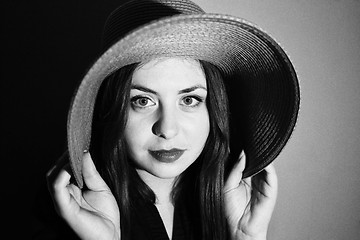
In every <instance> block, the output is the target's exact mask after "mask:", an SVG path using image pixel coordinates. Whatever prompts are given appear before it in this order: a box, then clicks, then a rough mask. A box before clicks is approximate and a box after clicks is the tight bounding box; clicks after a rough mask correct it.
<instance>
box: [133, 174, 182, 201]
mask: <svg viewBox="0 0 360 240" xmlns="http://www.w3.org/2000/svg"><path fill="white" fill-rule="evenodd" d="M136 171H137V172H138V174H139V176H140V178H141V179H142V180H143V181H144V182H145V183H146V184H147V185H148V186H149V187H150V188H151V190H153V192H154V193H155V195H156V198H157V201H156V205H158V204H159V205H163V204H169V203H172V199H171V191H172V188H173V186H174V181H175V178H159V177H156V176H154V175H152V174H150V173H148V172H147V171H145V170H141V169H137V170H136Z"/></svg>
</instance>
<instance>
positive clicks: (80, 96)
mask: <svg viewBox="0 0 360 240" xmlns="http://www.w3.org/2000/svg"><path fill="white" fill-rule="evenodd" d="M158 57H189V58H194V59H199V60H204V61H208V62H210V63H212V64H214V65H216V66H218V68H219V69H220V70H221V72H222V73H223V75H224V80H225V81H227V82H226V84H227V85H230V88H229V89H230V92H229V98H230V105H231V107H230V111H231V112H230V114H231V121H232V123H231V126H232V128H233V129H235V130H234V132H237V133H236V134H234V136H233V137H232V138H233V139H235V138H238V137H239V138H242V139H243V140H241V142H242V146H241V147H236V146H233V147H231V151H232V153H237V151H239V149H240V148H244V149H245V152H246V155H247V165H246V168H245V170H244V174H243V177H249V176H251V175H254V174H256V173H257V172H259V171H261V170H262V169H263V168H264V167H266V166H267V165H268V164H269V163H271V162H272V161H273V160H274V159H275V158H276V157H277V156H278V154H279V153H280V151H281V150H282V149H283V147H284V146H285V144H286V143H287V141H288V139H289V138H290V136H291V133H292V132H293V129H294V127H295V124H296V119H297V115H298V110H299V104H300V94H299V84H298V80H297V76H296V72H295V70H294V68H293V65H292V64H291V62H290V60H289V58H288V56H287V54H286V53H285V52H284V50H283V49H282V48H281V47H280V46H279V45H278V43H277V42H276V41H275V40H274V39H273V38H272V37H270V36H269V35H268V34H267V33H265V32H264V31H262V30H261V29H260V28H258V27H257V26H255V25H254V24H251V23H249V22H247V21H246V20H244V19H241V18H236V17H232V16H228V15H223V14H196V15H178V16H172V17H168V18H164V19H161V20H157V21H154V22H152V23H150V24H147V25H145V26H142V27H140V28H138V29H136V30H134V31H132V32H131V33H129V34H128V35H126V36H125V37H124V38H122V39H120V40H119V41H118V42H116V43H115V44H114V45H112V46H111V47H110V48H109V49H108V50H107V51H105V52H104V53H103V54H102V55H101V56H100V57H99V58H98V59H97V60H96V62H95V63H94V64H93V65H92V67H91V68H90V69H89V70H88V72H87V73H86V75H85V77H84V78H83V79H82V81H81V83H80V85H79V87H78V89H77V90H76V92H75V95H74V97H73V100H72V104H71V108H70V111H69V115H68V150H69V155H70V163H71V164H70V165H71V168H72V170H73V173H74V177H75V180H76V182H77V184H78V186H79V187H82V186H83V179H82V158H83V152H84V150H88V149H89V145H90V138H91V125H92V117H93V110H94V105H95V100H96V95H97V93H98V90H99V88H100V85H101V83H102V82H103V80H104V79H105V78H106V77H107V76H109V75H110V74H111V73H113V72H114V71H116V70H117V69H119V68H121V67H123V66H125V65H128V64H131V63H136V62H142V61H148V60H151V59H153V58H158ZM235 98H237V99H238V100H239V101H241V102H239V105H237V102H236V101H238V100H236V101H235V100H234V99H235ZM237 106H239V107H237ZM240 106H241V109H240ZM245 118H246V120H244V119H245ZM240 125H241V126H240ZM240 135H241V136H240ZM244 139H245V140H244ZM239 142H240V140H239ZM232 143H233V144H235V145H236V140H235V141H232Z"/></svg>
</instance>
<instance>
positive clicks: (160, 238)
mask: <svg viewBox="0 0 360 240" xmlns="http://www.w3.org/2000/svg"><path fill="white" fill-rule="evenodd" d="M188 213H189V211H188V209H187V208H186V207H185V206H184V205H183V204H180V203H179V204H176V205H175V210H174V221H173V233H172V240H185V239H186V240H188V239H194V236H193V235H194V230H195V229H193V226H194V224H193V223H192V222H193V219H191V218H190V217H189V214H188ZM130 239H131V240H169V237H168V235H167V233H166V229H165V226H164V223H163V221H162V219H161V217H160V214H159V212H158V210H157V208H156V206H155V205H154V204H152V203H151V202H147V203H145V202H143V201H140V200H138V201H135V204H134V207H133V211H132V212H131V238H130Z"/></svg>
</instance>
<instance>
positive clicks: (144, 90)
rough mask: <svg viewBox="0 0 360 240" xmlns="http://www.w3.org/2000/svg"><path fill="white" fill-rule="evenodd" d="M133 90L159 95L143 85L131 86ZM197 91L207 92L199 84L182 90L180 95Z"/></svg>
mask: <svg viewBox="0 0 360 240" xmlns="http://www.w3.org/2000/svg"><path fill="white" fill-rule="evenodd" d="M131 89H136V90H139V91H142V92H147V93H152V94H155V95H157V92H156V91H154V90H152V89H150V88H147V87H144V86H141V85H137V84H134V85H132V86H131ZM197 89H203V90H205V91H207V89H206V87H204V86H203V85H201V84H198V85H195V86H192V87H189V88H185V89H182V90H180V91H179V94H183V93H189V92H193V91H195V90H197Z"/></svg>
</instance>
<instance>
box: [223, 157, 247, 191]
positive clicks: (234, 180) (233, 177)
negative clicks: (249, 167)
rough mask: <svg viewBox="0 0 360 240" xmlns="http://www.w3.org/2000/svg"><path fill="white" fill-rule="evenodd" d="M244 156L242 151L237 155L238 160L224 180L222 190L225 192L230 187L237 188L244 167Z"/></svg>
mask: <svg viewBox="0 0 360 240" xmlns="http://www.w3.org/2000/svg"><path fill="white" fill-rule="evenodd" d="M245 164H246V156H245V153H244V151H242V152H241V154H240V156H239V161H238V162H237V163H236V164H235V165H234V167H233V169H232V170H231V172H230V174H229V176H228V179H227V180H226V183H225V187H224V190H225V192H227V191H230V190H231V189H234V188H237V187H238V186H239V184H240V182H241V180H242V175H243V171H244V169H245Z"/></svg>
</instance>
